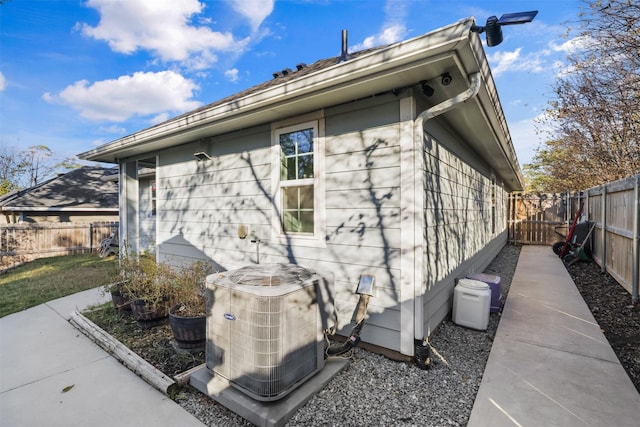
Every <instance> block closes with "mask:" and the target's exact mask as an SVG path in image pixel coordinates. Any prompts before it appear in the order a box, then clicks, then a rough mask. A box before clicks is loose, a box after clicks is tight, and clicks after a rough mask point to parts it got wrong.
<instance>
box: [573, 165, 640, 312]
mask: <svg viewBox="0 0 640 427" xmlns="http://www.w3.org/2000/svg"><path fill="white" fill-rule="evenodd" d="M639 186H640V174H638V175H636V176H632V177H629V178H627V179H623V180H620V181H614V182H610V183H607V184H604V185H600V186H598V187H593V188H590V189H588V190H586V191H585V192H584V194H583V198H584V211H585V212H586V214H587V219H588V220H589V221H594V222H595V223H596V228H595V229H594V231H593V237H592V242H593V248H592V249H593V259H594V261H596V262H597V263H598V264H599V265H600V267H601V269H602V271H603V272H605V271H606V272H607V273H609V274H610V275H611V276H612V277H613V278H615V279H616V281H617V282H618V283H620V284H621V285H622V286H623V287H624V288H626V289H627V290H628V291H629V292H631V295H632V297H633V302H634V303H637V302H638V280H639V277H640V266H639V264H640V263H639V258H640V253H639V252H640V248H639V245H640V236H639V233H640V230H639V229H640V194H639Z"/></svg>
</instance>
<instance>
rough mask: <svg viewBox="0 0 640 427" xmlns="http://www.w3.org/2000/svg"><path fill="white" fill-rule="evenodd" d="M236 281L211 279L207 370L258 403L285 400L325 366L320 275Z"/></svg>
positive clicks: (227, 275)
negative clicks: (227, 381)
mask: <svg viewBox="0 0 640 427" xmlns="http://www.w3.org/2000/svg"><path fill="white" fill-rule="evenodd" d="M233 277H234V272H225V273H221V274H217V275H212V276H210V277H209V278H208V279H207V292H208V299H207V300H208V305H209V307H208V314H207V350H206V351H207V355H206V364H207V368H208V369H209V370H210V371H211V372H212V373H213V374H214V375H220V376H222V377H223V378H225V379H227V380H229V382H230V383H231V385H233V386H234V387H235V388H236V389H238V390H241V391H242V392H244V393H246V394H247V395H249V396H251V397H252V398H254V399H256V400H261V401H271V400H277V399H280V398H282V397H284V396H285V395H287V394H288V393H289V392H290V391H292V390H293V389H295V388H296V387H297V386H298V385H300V384H301V383H302V382H304V380H306V379H307V378H309V377H310V376H312V375H313V374H315V373H316V372H318V371H319V370H320V369H322V367H323V366H324V341H323V334H322V326H321V321H320V315H319V310H318V301H317V296H316V292H317V290H316V288H317V284H318V280H320V277H319V276H318V275H316V274H309V275H308V277H307V276H304V280H298V281H297V282H296V283H286V282H285V283H283V282H282V279H281V278H275V279H274V278H272V277H268V278H266V279H264V280H258V281H257V283H253V284H243V283H237V282H234V281H233V280H231V279H233ZM230 278H231V279H230Z"/></svg>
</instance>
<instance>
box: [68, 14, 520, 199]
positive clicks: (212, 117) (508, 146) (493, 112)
mask: <svg viewBox="0 0 640 427" xmlns="http://www.w3.org/2000/svg"><path fill="white" fill-rule="evenodd" d="M474 24H475V21H474V19H473V18H468V19H465V20H462V21H459V22H457V23H454V24H451V25H449V26H446V27H443V28H440V29H438V30H435V31H432V32H430V33H427V34H424V35H421V36H418V37H416V38H413V39H410V40H406V41H403V42H399V43H393V44H390V45H386V46H381V47H378V48H375V49H369V50H364V51H360V52H354V53H349V58H348V60H346V61H345V60H341V57H334V58H329V59H323V60H320V61H317V62H314V63H313V64H311V65H309V66H304V65H301V66H299V67H296V70H295V71H290V72H289V71H287V72H285V73H282V72H281V73H278V74H277V76H276V77H275V78H274V79H272V80H269V81H266V82H264V83H262V84H259V85H257V86H254V87H252V88H249V89H247V90H245V91H242V92H239V93H237V94H235V95H232V96H230V97H227V98H225V99H222V100H220V101H217V102H214V103H212V104H208V105H206V106H203V107H201V108H198V109H196V110H193V111H191V112H188V113H185V114H183V115H180V116H178V117H175V118H173V119H171V120H168V121H166V122H163V123H160V124H158V125H155V126H152V127H150V128H147V129H144V130H141V131H139V132H136V133H135V134H133V135H129V136H125V137H123V138H120V139H118V140H115V141H113V142H110V143H108V144H105V145H102V146H100V147H97V148H95V149H93V150H91V151H87V152H84V153H81V154H79V157H80V158H83V159H87V160H94V161H102V162H110V163H117V162H119V161H122V159H132V160H141V159H144V158H145V156H147V157H148V156H149V155H151V154H152V153H154V152H157V151H158V150H162V149H165V148H168V147H172V146H176V145H179V144H184V143H187V142H194V141H198V140H203V142H206V139H207V138H212V137H215V136H216V135H222V134H225V133H229V132H233V131H236V130H240V129H244V128H247V127H250V126H255V125H258V124H263V123H269V122H273V121H278V120H283V119H286V118H290V117H293V116H296V115H302V114H304V113H307V112H311V111H315V110H318V109H322V108H327V107H331V106H335V105H339V104H345V103H349V102H353V101H355V100H359V99H363V98H367V97H372V96H376V95H378V94H381V93H389V92H392V93H399V92H400V91H402V90H405V89H408V88H412V87H418V88H419V87H420V84H421V82H427V83H429V85H431V86H433V87H436V88H437V89H436V90H435V93H434V94H433V95H432V96H430V97H429V98H428V102H429V103H430V104H429V105H427V108H429V107H434V106H437V107H440V106H443V107H444V108H442V109H441V110H439V111H438V114H439V117H438V120H442V121H444V122H445V123H447V124H448V125H449V126H450V127H451V129H454V130H455V133H457V134H458V135H459V136H460V137H461V138H462V139H464V140H465V141H467V142H469V143H470V144H471V145H472V149H474V150H475V151H476V152H478V153H480V156H481V157H482V158H483V159H484V160H485V161H486V162H487V163H488V164H489V165H490V166H491V167H492V168H493V169H494V170H495V171H496V172H497V174H498V175H499V176H500V177H502V178H503V180H504V182H505V184H506V185H507V187H508V188H509V189H511V190H522V188H523V185H524V180H523V177H522V172H521V171H520V167H519V165H518V161H517V157H516V154H515V150H514V148H513V143H512V141H511V136H510V135H509V131H508V128H507V124H506V120H505V117H504V113H503V111H502V107H501V105H500V101H499V98H498V94H497V90H496V87H495V83H494V81H493V77H492V76H491V71H490V69H489V64H488V61H487V58H486V55H485V53H484V49H483V48H482V42H481V40H480V37H479V36H478V34H477V33H476V32H473V31H471V28H472V26H473V25H474ZM445 73H448V74H449V75H450V76H451V77H452V80H451V82H450V84H447V85H443V84H440V79H441V76H442V75H443V74H445ZM472 75H475V77H476V78H478V80H479V88H478V90H477V92H475V93H473V96H472V97H471V98H470V99H466V98H465V99H466V100H465V101H464V102H459V103H458V102H456V103H455V104H453V105H455V108H451V106H452V105H444V104H447V102H448V101H451V100H452V99H456V97H459V96H460V95H461V94H463V93H467V92H468V91H469V89H470V86H472V85H473V84H474V79H473V78H472ZM441 104H442V105H441ZM419 113H420V112H419V111H418V112H417V114H419Z"/></svg>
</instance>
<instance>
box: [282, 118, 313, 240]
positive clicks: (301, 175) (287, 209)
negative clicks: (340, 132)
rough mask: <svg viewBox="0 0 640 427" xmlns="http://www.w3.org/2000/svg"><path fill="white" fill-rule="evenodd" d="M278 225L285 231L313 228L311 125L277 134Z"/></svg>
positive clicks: (308, 231)
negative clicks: (278, 146) (279, 215)
mask: <svg viewBox="0 0 640 427" xmlns="http://www.w3.org/2000/svg"><path fill="white" fill-rule="evenodd" d="M278 136H279V138H278V139H279V143H280V159H281V162H280V188H281V190H280V195H281V210H282V218H281V227H282V231H283V232H285V233H313V231H314V215H313V212H314V184H313V177H314V162H313V157H314V156H313V140H314V138H315V132H314V129H313V128H308V129H300V130H293V131H290V132H282V133H279V135H278Z"/></svg>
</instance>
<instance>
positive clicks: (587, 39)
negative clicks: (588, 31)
mask: <svg viewBox="0 0 640 427" xmlns="http://www.w3.org/2000/svg"><path fill="white" fill-rule="evenodd" d="M594 43H597V42H596V40H595V39H594V38H593V37H591V36H589V35H584V36H579V37H575V38H573V39H570V40H567V41H565V42H564V43H559V44H558V43H556V42H554V41H552V42H550V43H549V47H550V48H551V50H552V51H554V52H561V53H567V54H571V53H574V52H576V51H578V50H582V49H584V48H586V47H588V46H590V45H593V44H594Z"/></svg>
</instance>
